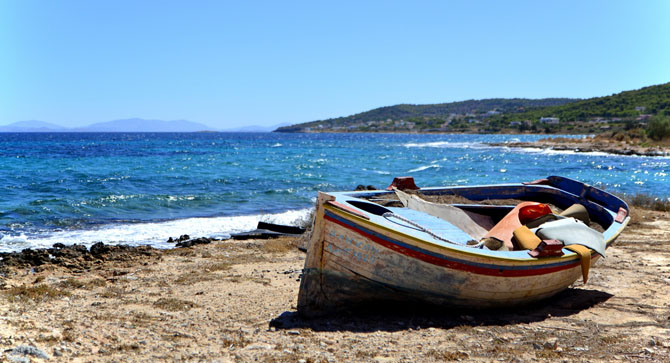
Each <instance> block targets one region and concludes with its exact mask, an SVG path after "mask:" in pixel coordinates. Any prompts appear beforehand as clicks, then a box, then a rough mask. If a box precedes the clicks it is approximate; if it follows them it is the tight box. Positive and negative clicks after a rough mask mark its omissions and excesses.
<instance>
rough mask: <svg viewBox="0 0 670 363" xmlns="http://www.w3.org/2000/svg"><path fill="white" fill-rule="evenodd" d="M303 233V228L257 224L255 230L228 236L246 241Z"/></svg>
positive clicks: (265, 223)
mask: <svg viewBox="0 0 670 363" xmlns="http://www.w3.org/2000/svg"><path fill="white" fill-rule="evenodd" d="M303 233H305V228H302V227H297V226H286V225H281V224H274V223H267V222H258V225H257V226H256V229H255V230H253V231H248V232H241V233H233V234H231V235H230V237H231V238H232V239H235V240H246V239H270V238H277V237H282V236H292V237H295V236H299V235H301V234H303Z"/></svg>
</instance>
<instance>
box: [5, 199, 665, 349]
mask: <svg viewBox="0 0 670 363" xmlns="http://www.w3.org/2000/svg"><path fill="white" fill-rule="evenodd" d="M669 217H670V214H669V213H661V212H651V211H639V210H634V212H633V218H634V220H633V222H632V223H631V225H630V226H629V227H628V228H627V229H626V230H625V231H624V233H623V234H622V235H621V236H620V237H619V238H618V240H617V241H616V242H615V245H614V246H613V247H612V248H610V249H609V250H608V256H607V258H606V259H603V260H600V261H599V262H598V265H597V266H596V268H594V269H592V270H591V275H590V278H589V282H588V284H586V285H584V284H582V282H581V281H578V282H576V283H575V284H574V285H573V286H572V287H571V288H569V289H568V290H566V291H565V292H563V293H561V294H560V295H558V296H556V297H555V298H553V299H551V300H548V301H544V302H541V303H538V304H536V305H532V306H527V307H524V308H520V309H516V310H506V309H504V307H501V309H499V310H496V311H485V312H481V311H480V312H478V311H463V310H454V309H452V308H448V307H442V308H430V307H425V306H411V305H406V306H380V307H379V308H378V309H374V310H369V311H358V312H351V313H348V314H343V315H339V316H336V317H330V318H321V319H317V320H302V319H300V318H299V317H298V316H297V314H296V301H297V294H298V287H299V281H300V274H301V269H302V267H303V263H304V257H305V255H304V253H303V252H301V251H300V250H298V248H297V246H298V245H300V244H301V243H303V242H304V241H302V240H300V239H295V238H280V239H272V240H250V241H213V242H212V243H209V244H197V245H194V246H191V247H187V248H176V249H172V250H156V249H152V248H148V247H140V248H120V247H108V246H103V245H97V247H96V248H93V250H92V251H89V252H87V251H85V250H84V251H82V250H81V249H79V250H77V249H76V248H75V249H74V250H73V249H69V248H67V247H61V248H60V249H59V250H61V251H60V252H59V251H57V250H54V251H52V252H53V253H56V255H53V253H46V255H45V254H44V253H41V254H40V253H29V254H21V255H18V256H15V257H5V259H4V260H3V261H2V263H0V272H1V275H0V276H1V277H0V299H1V300H0V301H2V303H0V349H2V353H1V354H2V355H0V360H2V361H21V359H23V361H29V360H32V361H45V360H47V359H49V360H50V361H73V362H91V361H94V362H96V361H151V362H155V361H176V360H177V361H223V362H226V361H287V362H288V361H291V362H319V361H328V362H340V361H376V362H415V361H450V360H467V361H536V360H539V361H552V362H553V361H602V362H611V361H659V362H660V361H668V360H670V290H669V289H668V288H667V287H668V286H669V285H670V267H669V266H670V240H669V239H668V238H669V237H668V232H667V231H668V230H670V218H669ZM49 254H51V256H49ZM44 256H46V260H45V258H44Z"/></svg>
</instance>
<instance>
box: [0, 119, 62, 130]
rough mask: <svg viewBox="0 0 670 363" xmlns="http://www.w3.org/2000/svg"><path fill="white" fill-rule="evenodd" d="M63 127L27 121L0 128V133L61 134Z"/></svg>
mask: <svg viewBox="0 0 670 363" xmlns="http://www.w3.org/2000/svg"><path fill="white" fill-rule="evenodd" d="M63 131H68V130H67V129H66V128H65V127H62V126H58V125H56V124H52V123H49V122H44V121H37V120H28V121H19V122H14V123H12V124H9V125H5V126H0V132H63Z"/></svg>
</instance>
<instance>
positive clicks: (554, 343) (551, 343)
mask: <svg viewBox="0 0 670 363" xmlns="http://www.w3.org/2000/svg"><path fill="white" fill-rule="evenodd" d="M542 346H543V347H544V348H545V349H556V348H558V339H556V338H551V339H549V340H547V341H546V342H544V344H542Z"/></svg>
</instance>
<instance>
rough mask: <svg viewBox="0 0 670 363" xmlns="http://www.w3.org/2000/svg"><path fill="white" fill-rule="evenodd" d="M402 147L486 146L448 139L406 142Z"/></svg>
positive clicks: (464, 147) (456, 147) (465, 147)
mask: <svg viewBox="0 0 670 363" xmlns="http://www.w3.org/2000/svg"><path fill="white" fill-rule="evenodd" d="M402 146H404V147H435V148H454V149H468V148H485V147H488V146H487V145H485V144H482V143H480V142H450V141H434V142H421V143H414V142H410V143H406V144H403V145H402Z"/></svg>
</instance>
